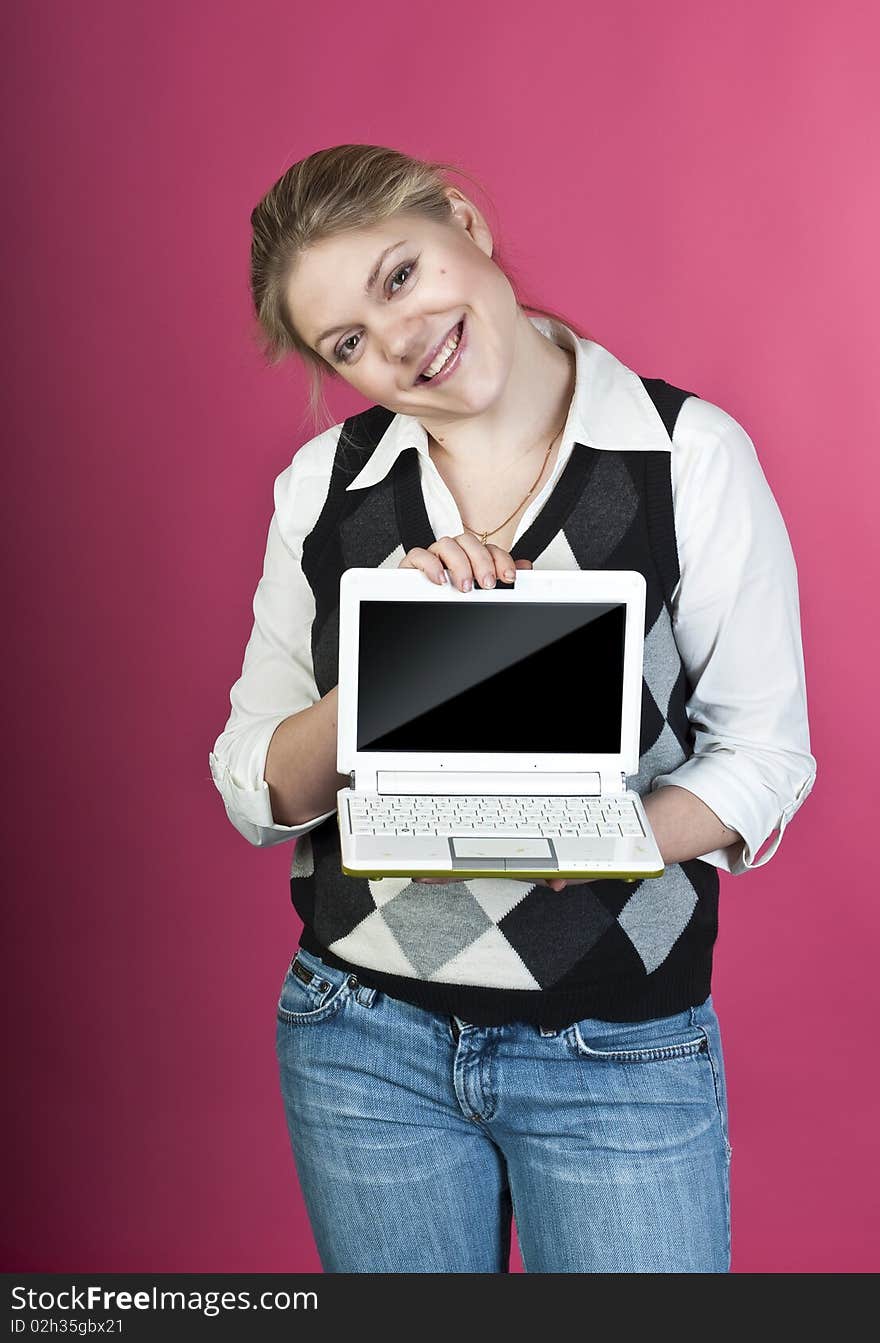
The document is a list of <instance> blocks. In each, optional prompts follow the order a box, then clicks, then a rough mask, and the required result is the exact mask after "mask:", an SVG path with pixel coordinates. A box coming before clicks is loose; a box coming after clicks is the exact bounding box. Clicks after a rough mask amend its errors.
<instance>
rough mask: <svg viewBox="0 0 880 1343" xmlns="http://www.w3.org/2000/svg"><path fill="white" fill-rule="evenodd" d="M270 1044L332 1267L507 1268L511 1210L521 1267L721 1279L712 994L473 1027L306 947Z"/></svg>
mask: <svg viewBox="0 0 880 1343" xmlns="http://www.w3.org/2000/svg"><path fill="white" fill-rule="evenodd" d="M296 962H298V963H299V966H298V969H299V974H297V973H294V965H295V963H296ZM310 973H311V978H308V976H309V974H310ZM306 979H308V982H305V981H306ZM276 1050H277V1056H278V1064H279V1069H280V1075H281V1092H282V1096H283V1100H284V1107H285V1113H286V1118H287V1127H288V1131H289V1133H290V1142H291V1147H292V1149H293V1156H294V1161H295V1165H296V1171H297V1175H298V1178H299V1184H300V1188H301V1190H302V1193H303V1197H304V1200H305V1204H306V1210H307V1212H308V1216H309V1221H310V1223H311V1227H312V1232H313V1235H314V1237H315V1241H316V1244H317V1249H318V1254H319V1256H320V1260H321V1264H322V1267H323V1269H324V1271H325V1272H327V1273H506V1272H508V1256H509V1252H510V1236H511V1216H513V1217H514V1218H515V1219H516V1229H517V1238H518V1241H519V1248H520V1254H521V1256H522V1261H523V1265H524V1267H525V1269H526V1271H527V1272H529V1273H726V1272H728V1271H729V1267H730V1197H729V1164H730V1151H731V1149H730V1145H729V1142H728V1137H727V1134H728V1126H727V1099H726V1087H725V1079H724V1065H723V1061H722V1056H721V1036H720V1031H719V1026H718V1020H717V1017H716V1015H715V1009H714V1008H713V1006H712V998H711V995H710V996H709V997H708V998H707V999H706V1001H705V1002H704V1003H701V1004H700V1005H699V1006H698V1007H689V1008H686V1009H685V1011H683V1012H679V1013H677V1014H676V1015H675V1016H669V1017H661V1018H658V1019H655V1020H652V1021H638V1022H613V1021H600V1020H597V1019H595V1018H589V1017H588V1018H585V1019H584V1020H581V1021H575V1022H572V1023H571V1024H570V1025H568V1026H566V1027H565V1028H564V1029H562V1030H559V1031H544V1030H543V1029H542V1028H541V1027H540V1026H533V1025H527V1024H526V1023H524V1022H513V1023H510V1024H507V1025H503V1026H474V1025H470V1024H468V1023H467V1022H465V1021H461V1020H459V1019H458V1018H457V1017H451V1016H446V1015H443V1014H438V1013H434V1012H429V1011H426V1010H425V1009H424V1008H420V1007H414V1006H412V1005H411V1004H409V1003H405V1002H401V1001H399V1000H398V999H395V998H390V997H388V996H387V994H384V993H381V992H379V991H378V990H377V989H373V988H367V987H366V986H365V985H362V984H359V983H358V981H357V978H356V977H355V976H351V977H348V976H347V975H346V974H345V972H344V971H342V970H337V969H335V968H334V967H332V966H328V965H326V964H325V963H324V962H323V961H322V960H320V958H319V957H317V956H314V955H312V954H311V953H310V952H308V951H303V950H302V949H300V950H299V951H298V952H297V953H296V956H295V957H294V959H293V960H292V961H291V963H290V966H289V968H288V970H287V973H286V975H285V977H284V981H283V983H282V986H281V995H280V999H279V1002H278V1013H277V1027H276Z"/></svg>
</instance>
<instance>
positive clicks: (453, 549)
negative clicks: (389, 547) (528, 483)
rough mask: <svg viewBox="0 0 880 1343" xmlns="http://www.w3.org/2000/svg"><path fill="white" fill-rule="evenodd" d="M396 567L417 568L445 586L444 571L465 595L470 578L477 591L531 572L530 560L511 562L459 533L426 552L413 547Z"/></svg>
mask: <svg viewBox="0 0 880 1343" xmlns="http://www.w3.org/2000/svg"><path fill="white" fill-rule="evenodd" d="M397 567H398V569H421V571H422V573H423V574H426V575H427V577H428V578H430V580H431V582H432V583H445V582H446V570H447V569H448V570H449V575H450V577H451V579H452V582H453V584H454V586H455V587H457V588H458V589H459V591H461V592H467V591H468V589H469V588H470V587H471V586H472V585H473V581H474V579H476V581H477V582H478V583H479V585H480V587H481V588H494V586H495V583H496V581H497V580H498V579H500V580H501V582H502V583H512V582H513V581H514V579H515V577H516V570H517V569H531V567H532V561H531V560H516V561H514V559H513V558H512V557H511V555H510V553H509V551H507V550H502V549H501V547H500V546H493V545H492V543H491V542H490V543H489V544H488V545H485V546H484V545H483V543H482V542H481V541H478V540H477V538H476V537H475V536H472V535H471V533H470V532H462V534H461V535H460V536H456V537H452V536H441V537H440V540H439V541H434V542H433V544H432V545H430V546H428V549H427V550H424V549H423V548H422V547H421V546H414V547H413V549H412V550H409V551H407V553H406V555H404V557H403V559H402V560H401V561H400V564H399V565H398V566H397ZM465 585H467V586H465Z"/></svg>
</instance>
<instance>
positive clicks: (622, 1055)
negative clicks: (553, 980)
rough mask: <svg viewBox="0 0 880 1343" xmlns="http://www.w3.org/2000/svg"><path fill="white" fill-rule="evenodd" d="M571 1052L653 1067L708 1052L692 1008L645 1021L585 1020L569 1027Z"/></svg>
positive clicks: (706, 1041)
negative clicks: (654, 1064) (656, 1064)
mask: <svg viewBox="0 0 880 1343" xmlns="http://www.w3.org/2000/svg"><path fill="white" fill-rule="evenodd" d="M569 1032H570V1039H571V1042H572V1044H573V1046H574V1049H575V1052H576V1053H577V1054H579V1055H580V1056H581V1057H583V1058H590V1059H596V1060H597V1061H602V1060H604V1061H605V1062H608V1063H653V1062H658V1061H660V1060H663V1059H678V1058H688V1057H689V1056H691V1055H693V1054H705V1053H707V1051H708V1040H707V1036H706V1032H705V1031H704V1030H703V1028H702V1027H701V1026H699V1025H697V1024H696V1023H695V1021H694V1013H693V1009H692V1008H686V1009H685V1011H683V1012H676V1013H675V1014H674V1015H673V1016H669V1017H653V1018H651V1019H650V1020H648V1021H602V1020H600V1019H598V1018H595V1017H585V1018H583V1019H582V1020H581V1021H575V1022H573V1023H572V1025H571V1026H570V1027H569Z"/></svg>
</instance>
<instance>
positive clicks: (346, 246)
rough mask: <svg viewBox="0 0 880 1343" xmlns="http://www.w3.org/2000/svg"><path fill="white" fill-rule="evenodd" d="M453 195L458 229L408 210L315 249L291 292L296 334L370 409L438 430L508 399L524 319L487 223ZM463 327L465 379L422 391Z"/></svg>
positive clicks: (303, 260)
mask: <svg viewBox="0 0 880 1343" xmlns="http://www.w3.org/2000/svg"><path fill="white" fill-rule="evenodd" d="M449 195H450V203H451V205H452V207H453V210H454V214H453V216H452V217H451V218H450V221H449V223H438V222H436V221H434V220H430V219H425V218H424V217H421V216H419V215H416V214H412V213H410V212H406V211H404V212H400V213H398V214H396V215H394V216H392V217H391V218H390V219H388V220H386V221H385V222H384V223H382V224H380V225H378V226H377V227H375V228H370V229H358V230H353V231H351V232H349V233H345V234H340V235H338V236H336V237H334V238H328V239H325V240H324V241H323V242H320V243H316V244H315V245H314V246H313V247H310V248H309V249H308V250H307V251H306V252H305V253H303V254H302V255H301V256H300V257H299V258H298V260H297V262H296V265H295V267H294V270H293V272H292V274H291V276H290V279H289V281H288V288H287V297H288V303H289V305H290V312H291V314H292V317H293V321H294V325H295V326H296V329H297V331H298V332H299V333H300V335H301V336H302V337H303V338H304V339H305V340H306V342H307V343H308V344H309V345H310V346H311V347H312V349H314V350H316V351H317V352H318V354H320V355H321V357H322V358H323V359H325V360H326V362H327V363H328V364H330V366H331V367H332V368H333V369H335V370H336V372H337V373H338V374H339V376H340V377H342V378H344V379H345V381H346V382H349V383H351V385H352V387H356V388H357V390H358V391H359V392H360V393H361V394H362V395H363V396H364V397H365V398H366V399H367V400H368V401H370V402H375V403H378V404H379V405H383V406H386V407H387V408H388V409H389V410H392V411H394V412H396V413H400V414H404V415H415V416H418V417H420V418H422V419H424V420H426V421H430V420H432V419H433V420H434V421H435V422H436V423H437V424H445V423H447V422H449V421H453V420H456V419H457V418H459V417H461V416H470V415H475V414H478V413H479V412H480V411H483V410H485V409H486V408H487V407H488V406H490V405H491V404H492V403H493V402H494V401H495V400H496V399H497V398H498V397H499V396H500V395H501V393H502V391H503V389H504V386H505V383H506V382H507V378H508V375H509V372H510V368H511V365H512V361H513V351H514V339H515V327H516V317H517V314H518V311H519V310H518V306H517V302H516V296H515V294H514V292H513V290H512V288H511V286H510V283H509V281H508V279H507V277H506V276H505V275H504V273H503V272H502V271H501V270H500V269H499V268H498V266H496V265H495V263H494V262H493V261H492V236H491V234H490V232H489V230H488V227H487V226H486V223H485V221H484V220H483V217H482V215H481V214H480V213H479V211H478V210H477V209H476V207H475V206H473V205H472V204H471V203H470V202H469V201H468V200H466V198H465V197H463V196H462V195H461V193H460V192H457V191H455V189H450V192H449ZM377 265H378V269H377ZM374 272H375V280H374V282H373V285H372V287H371V289H370V290H369V292H366V287H367V283H368V278H369V277H371V276H372V275H373V273H374ZM462 318H463V319H464V328H463V334H462V337H461V341H460V344H461V349H460V352H459V356H458V364H457V366H456V368H455V370H454V371H453V372H452V373H451V376H449V377H447V378H445V379H444V380H443V381H438V382H437V385H436V386H434V385H433V384H432V382H430V381H423V380H422V379H421V378H420V377H419V375H420V373H421V370H422V369H423V367H424V366H425V364H426V363H427V362H428V360H429V358H430V356H431V354H432V352H433V351H434V350H435V349H436V348H437V347H439V346H440V345H441V344H442V343H443V342H444V340H445V338H446V336H447V335H448V333H449V332H450V331H453V330H454V329H455V327H456V326H457V324H458V323H459V322H460V321H461V320H462ZM328 332H329V334H327V333H328Z"/></svg>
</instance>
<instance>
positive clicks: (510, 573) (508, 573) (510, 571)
mask: <svg viewBox="0 0 880 1343" xmlns="http://www.w3.org/2000/svg"><path fill="white" fill-rule="evenodd" d="M504 577H505V578H506V579H507V581H508V583H509V582H510V580H511V579H512V578H516V570H515V569H505V570H504Z"/></svg>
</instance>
